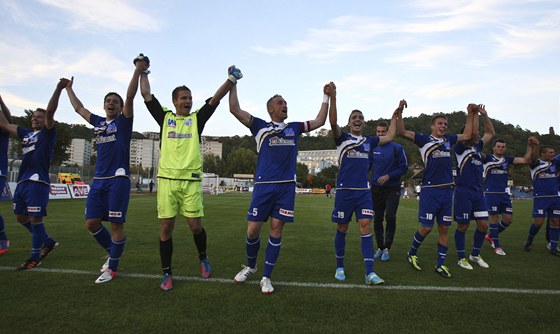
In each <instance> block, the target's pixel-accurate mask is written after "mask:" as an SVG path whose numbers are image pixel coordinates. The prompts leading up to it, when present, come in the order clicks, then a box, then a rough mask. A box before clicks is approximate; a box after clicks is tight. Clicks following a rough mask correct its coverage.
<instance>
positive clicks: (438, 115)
mask: <svg viewBox="0 0 560 334" xmlns="http://www.w3.org/2000/svg"><path fill="white" fill-rule="evenodd" d="M438 118H443V119H444V120H446V121H447V116H445V115H444V114H437V115H434V116H433V117H432V120H431V122H430V124H431V125H434V122H435V121H436V119H438Z"/></svg>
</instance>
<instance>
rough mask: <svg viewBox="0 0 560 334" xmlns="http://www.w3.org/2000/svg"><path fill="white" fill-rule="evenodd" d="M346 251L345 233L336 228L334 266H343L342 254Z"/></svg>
mask: <svg viewBox="0 0 560 334" xmlns="http://www.w3.org/2000/svg"><path fill="white" fill-rule="evenodd" d="M345 253H346V233H344V232H340V231H339V230H338V229H337V230H336V234H335V235H334V254H335V256H336V267H337V268H344V255H345Z"/></svg>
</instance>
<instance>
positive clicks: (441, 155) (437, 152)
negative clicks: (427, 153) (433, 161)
mask: <svg viewBox="0 0 560 334" xmlns="http://www.w3.org/2000/svg"><path fill="white" fill-rule="evenodd" d="M449 157H451V153H449V152H445V151H440V150H435V151H433V152H432V158H449Z"/></svg>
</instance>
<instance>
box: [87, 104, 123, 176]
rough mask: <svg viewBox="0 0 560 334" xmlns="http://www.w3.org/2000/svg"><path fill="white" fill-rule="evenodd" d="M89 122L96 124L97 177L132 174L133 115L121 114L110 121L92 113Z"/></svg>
mask: <svg viewBox="0 0 560 334" xmlns="http://www.w3.org/2000/svg"><path fill="white" fill-rule="evenodd" d="M89 123H90V124H91V125H93V126H94V130H93V131H94V135H95V144H96V146H97V162H96V164H95V176H94V178H96V179H107V178H111V177H115V176H129V175H130V168H129V165H130V140H131V139H132V117H130V118H126V117H125V116H124V115H123V114H120V115H119V116H118V117H117V118H115V119H113V120H112V121H110V122H107V120H106V119H105V118H104V117H100V116H97V115H94V114H91V116H90V118H89Z"/></svg>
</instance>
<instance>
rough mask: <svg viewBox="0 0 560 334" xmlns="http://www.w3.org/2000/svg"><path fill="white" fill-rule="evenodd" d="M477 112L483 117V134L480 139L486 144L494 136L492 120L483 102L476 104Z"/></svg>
mask: <svg viewBox="0 0 560 334" xmlns="http://www.w3.org/2000/svg"><path fill="white" fill-rule="evenodd" d="M478 112H479V113H480V115H481V116H482V118H483V119H484V135H483V136H482V141H483V142H484V145H486V144H488V143H489V142H490V141H491V140H492V138H494V136H495V135H496V131H495V130H494V125H493V124H492V120H491V119H490V117H488V112H487V111H486V106H485V105H484V104H479V105H478ZM475 131H476V130H475Z"/></svg>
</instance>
